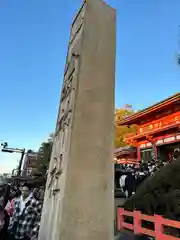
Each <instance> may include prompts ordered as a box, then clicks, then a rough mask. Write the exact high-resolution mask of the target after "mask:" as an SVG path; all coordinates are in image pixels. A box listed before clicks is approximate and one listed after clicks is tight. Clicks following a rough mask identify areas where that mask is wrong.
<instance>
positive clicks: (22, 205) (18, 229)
mask: <svg viewBox="0 0 180 240" xmlns="http://www.w3.org/2000/svg"><path fill="white" fill-rule="evenodd" d="M43 199H44V190H43V189H40V188H34V189H32V188H31V186H30V185H29V184H23V185H22V186H21V187H15V186H9V185H7V186H3V188H1V189H0V240H36V239H37V238H38V232H39V226H40V218H41V210H42V204H43Z"/></svg>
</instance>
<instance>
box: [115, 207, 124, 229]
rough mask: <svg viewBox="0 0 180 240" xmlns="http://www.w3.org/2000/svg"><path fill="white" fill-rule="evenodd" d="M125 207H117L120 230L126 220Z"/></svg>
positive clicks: (118, 227)
mask: <svg viewBox="0 0 180 240" xmlns="http://www.w3.org/2000/svg"><path fill="white" fill-rule="evenodd" d="M123 214H124V209H123V208H118V209H117V229H118V230H119V231H120V230H121V229H122V223H123V222H124V216H123Z"/></svg>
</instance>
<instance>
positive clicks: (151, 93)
mask: <svg viewBox="0 0 180 240" xmlns="http://www.w3.org/2000/svg"><path fill="white" fill-rule="evenodd" d="M107 2H108V3H109V4H111V5H112V6H113V7H115V8H116V9H117V62H116V63H117V64H116V106H117V107H120V106H123V105H124V104H125V103H129V104H132V105H133V107H134V108H135V109H142V108H144V107H147V106H148V105H151V104H153V103H155V102H157V101H159V100H162V99H164V98H165V97H168V96H170V95H172V94H174V93H175V92H178V91H179V86H180V83H179V80H180V67H178V66H177V64H176V53H177V50H178V25H179V24H180V13H179V9H180V1H179V0H173V1H172V0H150V1H145V0H136V1H134V0H133V1H132V0H107ZM81 3H82V1H81V0H30V1H27V0H1V1H0V83H1V85H0V102H1V108H0V110H1V114H0V115H1V121H0V140H4V141H8V142H9V145H10V146H13V147H26V148H32V149H36V148H38V147H39V145H40V143H41V141H43V140H45V139H46V138H47V136H48V134H49V133H51V132H53V131H54V128H55V122H56V116H57V109H58V104H59V98H60V88H61V83H62V76H63V71H64V63H65V56H66V51H67V44H68V38H69V29H70V25H71V21H72V18H73V16H74V14H75V13H76V11H77V9H78V8H79V6H80V5H81ZM18 158H19V156H18V155H17V156H15V155H13V154H5V153H4V154H3V153H0V171H7V170H9V169H11V168H13V167H14V166H15V165H16V164H17V159H18Z"/></svg>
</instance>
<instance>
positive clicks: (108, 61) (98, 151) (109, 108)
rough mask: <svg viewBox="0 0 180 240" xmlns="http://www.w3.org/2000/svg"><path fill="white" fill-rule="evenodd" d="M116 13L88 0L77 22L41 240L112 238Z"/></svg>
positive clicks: (92, 0)
mask: <svg viewBox="0 0 180 240" xmlns="http://www.w3.org/2000/svg"><path fill="white" fill-rule="evenodd" d="M115 53H116V13H115V10H114V9H112V8H111V7H110V6H108V5H107V4H106V3H105V2H103V1H102V0H88V1H85V2H84V4H83V5H82V7H81V9H80V10H79V12H78V14H77V16H76V17H75V20H74V22H73V24H72V28H71V34H70V40H69V47H68V54H67V60H66V66H65V72H64V81H63V86H62V93H61V102H60V108H59V113H58V119H57V126H56V131H55V138H54V144H53V152H52V157H51V162H50V166H49V173H48V180H47V184H46V193H45V200H44V206H43V211H42V217H41V226H40V233H39V240H112V239H113V226H114V225H113V223H114V192H113V187H114V186H113V182H114V179H113V165H112V161H111V160H112V157H113V138H114V80H115Z"/></svg>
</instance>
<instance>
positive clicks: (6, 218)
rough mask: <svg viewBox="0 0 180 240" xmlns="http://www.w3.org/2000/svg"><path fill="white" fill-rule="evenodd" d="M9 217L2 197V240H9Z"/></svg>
mask: <svg viewBox="0 0 180 240" xmlns="http://www.w3.org/2000/svg"><path fill="white" fill-rule="evenodd" d="M8 226H9V215H8V213H7V211H6V210H5V209H4V197H3V196H1V197H0V240H7V239H8Z"/></svg>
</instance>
